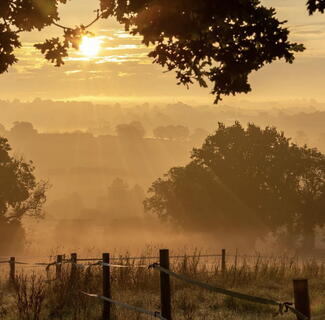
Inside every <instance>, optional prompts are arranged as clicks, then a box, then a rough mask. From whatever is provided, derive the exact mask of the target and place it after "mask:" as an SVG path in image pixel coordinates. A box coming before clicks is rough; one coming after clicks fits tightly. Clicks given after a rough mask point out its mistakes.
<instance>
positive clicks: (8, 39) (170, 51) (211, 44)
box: [0, 0, 324, 102]
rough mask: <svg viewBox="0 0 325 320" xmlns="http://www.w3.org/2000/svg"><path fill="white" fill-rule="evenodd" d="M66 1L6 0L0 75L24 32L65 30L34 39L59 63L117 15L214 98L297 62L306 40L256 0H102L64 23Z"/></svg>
mask: <svg viewBox="0 0 325 320" xmlns="http://www.w3.org/2000/svg"><path fill="white" fill-rule="evenodd" d="M66 2H67V0H3V1H1V3H0V73H2V72H5V71H6V70H8V67H9V66H11V65H13V64H14V63H16V62H17V57H16V56H15V52H14V50H15V48H18V47H20V46H21V41H20V32H22V31H32V30H35V29H37V30H41V29H43V28H45V27H46V26H49V25H56V26H58V27H60V28H62V29H63V37H62V38H60V37H54V38H51V39H47V40H45V42H43V43H39V44H36V48H38V49H39V50H41V52H42V53H43V54H44V55H45V58H46V59H48V60H50V61H52V62H53V63H55V65H56V66H60V65H62V64H63V63H64V58H65V57H66V56H67V55H68V49H69V48H70V47H73V48H78V46H79V43H80V40H81V38H82V36H84V35H87V34H88V35H90V34H91V33H90V31H88V28H89V27H91V26H92V25H93V23H95V22H96V21H97V20H99V19H107V18H110V17H114V18H116V19H117V21H118V22H120V23H121V24H123V25H124V27H125V30H126V31H128V32H130V33H131V34H132V35H140V36H142V42H143V43H144V44H145V45H147V46H149V45H153V50H152V51H151V52H150V53H149V56H150V57H151V58H152V59H153V62H154V63H157V64H159V65H161V66H162V67H164V68H165V69H167V70H168V71H175V73H176V78H177V80H178V84H184V85H187V86H188V85H190V84H192V83H194V82H197V83H198V84H199V85H200V86H202V87H211V88H212V90H211V92H212V94H213V95H214V96H215V99H216V100H215V101H216V102H218V101H219V100H220V99H221V96H222V95H230V94H236V93H247V92H249V91H250V90H251V86H250V84H249V81H248V76H249V75H250V73H251V72H252V71H256V70H259V69H260V68H262V67H263V66H264V65H265V64H268V63H271V62H273V61H274V60H277V59H284V60H285V61H286V62H289V63H292V62H293V60H294V57H295V53H296V52H299V51H303V50H304V47H303V45H301V44H297V43H292V42H290V40H289V30H288V29H287V28H286V27H285V26H284V25H285V23H286V21H280V20H279V19H278V18H277V16H276V11H275V9H274V8H268V7H266V6H263V5H262V4H261V2H260V1H259V0H228V1H221V0H217V1H216V0H205V1H196V0H187V1H181V0H177V1H168V0H129V1H126V0H100V1H99V9H98V10H97V16H96V17H95V18H94V20H93V21H91V22H90V23H87V24H80V26H78V27H73V28H71V27H67V26H62V25H60V24H59V20H60V17H59V12H58V5H59V4H60V3H61V4H65V3H66ZM307 8H308V11H309V13H310V14H312V13H314V12H315V11H320V12H323V11H324V1H323V0H309V1H308V3H307Z"/></svg>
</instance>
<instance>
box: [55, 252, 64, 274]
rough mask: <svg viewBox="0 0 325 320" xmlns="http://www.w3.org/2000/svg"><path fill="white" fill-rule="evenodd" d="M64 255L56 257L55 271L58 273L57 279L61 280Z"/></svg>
mask: <svg viewBox="0 0 325 320" xmlns="http://www.w3.org/2000/svg"><path fill="white" fill-rule="evenodd" d="M62 261H63V259H62V255H61V254H59V255H57V257H56V265H55V271H56V279H61V271H62Z"/></svg>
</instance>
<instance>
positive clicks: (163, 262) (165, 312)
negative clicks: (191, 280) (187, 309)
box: [159, 249, 172, 320]
mask: <svg viewBox="0 0 325 320" xmlns="http://www.w3.org/2000/svg"><path fill="white" fill-rule="evenodd" d="M159 258H160V261H159V264H160V266H161V267H163V268H165V269H169V250H168V249H161V250H160V252H159ZM160 303H161V316H162V317H164V318H165V319H167V320H171V319H172V314H171V293H170V278H169V274H166V273H164V272H160Z"/></svg>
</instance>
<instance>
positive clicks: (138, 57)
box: [0, 0, 325, 103]
mask: <svg viewBox="0 0 325 320" xmlns="http://www.w3.org/2000/svg"><path fill="white" fill-rule="evenodd" d="M262 3H263V4H265V5H268V6H271V5H272V6H273V7H275V8H276V9H277V11H278V16H279V17H280V19H286V20H288V26H289V27H290V30H291V40H292V41H297V42H302V43H304V44H305V46H306V47H307V50H306V51H305V52H304V53H301V54H299V55H298V56H297V59H296V61H295V63H294V64H293V65H289V64H286V63H284V62H279V63H274V64H272V65H270V66H267V67H265V68H263V69H262V70H260V71H258V72H256V73H254V74H252V76H251V83H252V88H253V92H252V93H250V94H248V95H240V96H239V97H236V98H233V99H237V101H238V99H248V100H250V99H251V100H271V99H272V100H274V99H279V100H286V99H311V98H312V99H317V100H319V101H325V90H324V89H323V83H324V80H325V65H324V62H325V41H324V40H325V15H321V14H316V15H315V16H312V17H310V16H308V14H307V11H306V8H305V1H297V0H264V1H262ZM97 5H98V1H97V0H93V1H82V0H71V2H70V3H69V4H68V5H66V6H62V7H61V11H60V12H61V17H62V19H61V24H63V25H67V26H72V27H73V26H76V25H78V24H80V23H84V24H86V23H87V22H89V21H91V20H92V19H93V17H94V12H93V11H94V10H95V9H97ZM91 31H93V32H95V33H96V35H97V36H98V37H99V38H100V39H101V41H102V44H101V50H100V52H99V54H98V55H96V56H94V57H86V56H85V55H84V54H82V53H80V52H76V51H71V54H70V57H69V58H68V59H67V61H66V64H65V65H64V66H63V67H61V68H55V67H54V66H53V65H52V64H50V63H49V62H48V61H46V60H45V59H43V57H42V55H41V54H40V53H39V52H38V51H37V50H36V49H34V48H33V44H34V43H36V42H39V41H42V40H43V39H45V38H46V37H50V36H56V35H59V34H60V33H61V30H60V29H57V28H56V27H49V28H46V29H45V30H43V31H42V32H33V33H28V34H27V33H26V34H24V35H23V48H21V49H19V50H17V55H18V57H19V59H20V61H19V63H18V64H16V65H15V66H14V67H12V68H11V69H10V71H9V72H8V73H6V74H3V75H0V88H1V90H0V99H13V98H18V99H22V100H31V99H34V98H35V97H41V98H53V99H66V98H69V99H86V100H90V99H95V100H102V101H105V100H123V99H130V100H132V99H138V100H147V101H149V100H155V101H163V100H164V101H175V100H176V101H177V100H182V101H189V102H190V101H195V102H204V103H207V102H211V103H212V102H213V97H212V96H211V95H209V91H208V90H207V89H201V88H198V87H191V88H190V90H187V89H186V88H185V87H182V86H177V85H176V80H175V76H174V74H173V73H163V69H162V68H161V67H160V66H157V65H153V64H152V63H151V60H150V59H149V58H147V53H148V52H149V49H148V48H146V47H145V46H143V45H142V44H141V41H140V38H137V37H131V36H129V35H128V34H126V33H125V32H124V31H123V27H122V26H120V25H119V24H117V23H116V22H114V20H102V21H101V22H99V23H97V24H96V25H94V26H93V27H92V28H91ZM225 101H226V102H227V99H225Z"/></svg>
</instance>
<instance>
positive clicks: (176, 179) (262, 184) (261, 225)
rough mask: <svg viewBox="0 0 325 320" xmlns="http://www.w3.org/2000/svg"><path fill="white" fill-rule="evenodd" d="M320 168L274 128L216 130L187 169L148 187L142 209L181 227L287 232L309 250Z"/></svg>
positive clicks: (314, 154) (316, 221)
mask: <svg viewBox="0 0 325 320" xmlns="http://www.w3.org/2000/svg"><path fill="white" fill-rule="evenodd" d="M324 161H325V158H324V155H322V154H321V153H319V152H318V151H317V150H315V149H308V148H307V147H306V146H305V147H298V146H297V145H295V144H294V143H292V142H291V141H290V139H288V138H286V137H285V136H284V134H283V133H280V132H278V131H277V130H276V129H275V128H270V127H266V128H265V129H264V130H263V129H261V128H259V127H257V126H255V125H253V124H249V125H248V127H247V129H244V128H243V127H242V126H241V125H240V124H239V123H238V122H236V123H235V124H234V125H233V126H229V127H226V126H225V125H224V124H222V123H219V126H218V129H217V131H216V132H215V134H213V135H211V136H208V137H207V139H206V140H205V142H204V144H203V146H202V147H201V148H198V149H194V150H193V152H192V160H191V162H190V163H189V164H188V165H186V166H185V167H178V168H172V169H171V170H170V171H169V172H168V173H167V174H166V175H165V176H164V178H162V179H161V178H160V179H158V180H156V181H155V182H154V183H153V184H152V186H151V188H150V189H149V196H148V197H147V199H146V200H145V203H144V204H145V209H146V210H147V211H152V212H154V213H156V214H157V215H158V216H159V217H161V218H163V219H171V220H172V221H174V222H176V223H177V224H179V225H181V226H183V227H185V228H191V229H195V230H200V231H206V232H208V231H210V232H214V233H216V232H218V230H219V231H222V230H232V231H236V232H238V230H241V231H242V232H245V231H247V233H248V232H250V233H251V234H252V232H254V233H253V234H254V238H255V239H256V238H257V237H263V236H265V235H266V234H267V233H269V232H275V231H276V230H277V229H278V228H279V227H287V229H288V230H289V231H290V232H292V231H293V230H298V231H300V232H301V234H302V235H303V236H304V247H305V248H311V247H313V245H314V238H313V235H314V231H315V226H316V225H322V224H323V218H322V210H323V209H322V208H323V207H322V206H324V201H325V189H324V186H325V176H324V175H325V167H324V164H325V162H324Z"/></svg>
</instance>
